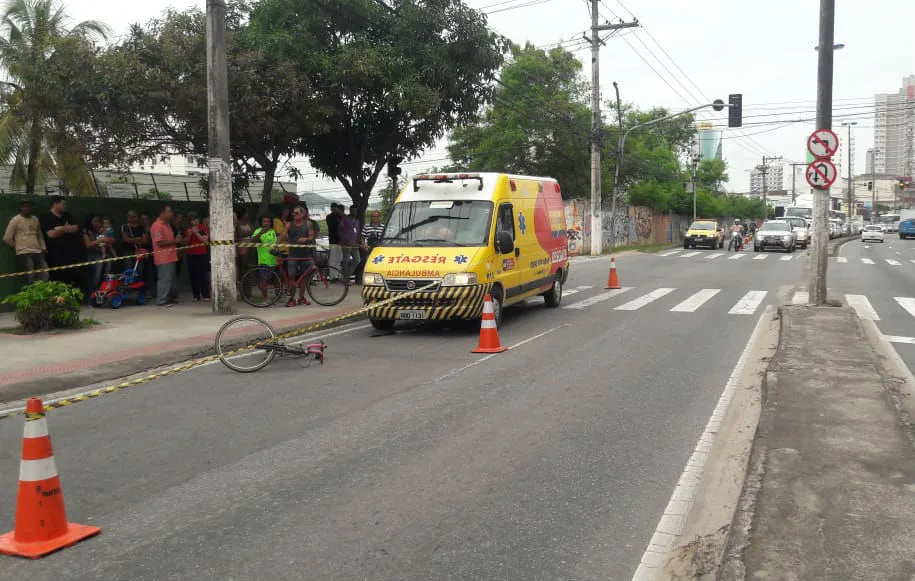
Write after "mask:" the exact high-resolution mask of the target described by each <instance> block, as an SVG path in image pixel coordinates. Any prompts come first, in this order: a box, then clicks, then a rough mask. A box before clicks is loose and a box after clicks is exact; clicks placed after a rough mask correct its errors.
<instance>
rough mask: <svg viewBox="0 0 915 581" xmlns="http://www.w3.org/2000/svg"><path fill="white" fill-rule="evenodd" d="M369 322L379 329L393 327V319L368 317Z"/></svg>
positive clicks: (386, 329) (383, 329) (388, 329)
mask: <svg viewBox="0 0 915 581" xmlns="http://www.w3.org/2000/svg"><path fill="white" fill-rule="evenodd" d="M369 323H371V324H372V326H373V327H375V328H376V329H378V330H379V331H390V330H391V329H393V328H394V321H389V320H387V319H373V318H371V317H369Z"/></svg>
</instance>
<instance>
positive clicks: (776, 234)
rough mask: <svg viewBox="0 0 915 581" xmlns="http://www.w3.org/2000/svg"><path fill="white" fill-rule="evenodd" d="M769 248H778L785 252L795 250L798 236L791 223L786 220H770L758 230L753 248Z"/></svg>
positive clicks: (758, 249)
mask: <svg viewBox="0 0 915 581" xmlns="http://www.w3.org/2000/svg"><path fill="white" fill-rule="evenodd" d="M769 248H778V249H780V250H784V251H785V252H794V250H795V248H797V238H796V237H795V234H794V231H793V230H792V228H791V224H789V223H788V222H786V221H785V220H769V221H767V222H766V223H764V224H763V225H762V227H761V228H760V229H759V230H757V231H756V237H755V238H754V239H753V250H754V251H755V252H760V251H764V250H767V249H769Z"/></svg>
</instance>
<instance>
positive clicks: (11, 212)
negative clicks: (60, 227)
mask: <svg viewBox="0 0 915 581" xmlns="http://www.w3.org/2000/svg"><path fill="white" fill-rule="evenodd" d="M27 199H30V200H31V201H32V202H33V203H34V204H35V215H36V216H38V217H39V218H41V216H43V215H44V214H46V213H47V212H49V211H50V207H51V200H50V198H49V197H47V196H32V197H29V196H24V195H9V194H8V195H3V196H0V231H5V230H6V225H7V224H8V223H9V221H10V219H11V218H12V217H13V216H15V215H16V214H18V213H19V203H20V202H21V201H23V200H27ZM165 205H169V206H171V207H172V209H173V210H174V211H176V212H183V213H185V214H187V213H188V212H195V213H196V214H197V215H198V216H200V217H203V216H206V215H208V214H209V205H208V204H207V203H206V202H179V201H170V202H160V201H158V200H126V199H115V198H82V197H72V198H67V211H68V212H70V214H71V215H72V216H73V218H74V220H75V221H76V223H77V224H79V225H80V226H82V223H83V219H84V218H85V216H87V215H88V214H97V215H99V216H109V217H110V218H111V220H112V222H113V225H114V231H115V232H116V233H118V232H120V229H121V225H123V224H125V223H126V222H127V212H128V210H136V211H137V212H138V213H140V214H144V213H145V214H148V215H149V217H150V219H151V220H154V219H155V217H156V216H158V214H159V211H160V210H161V209H162V207H163V206H165ZM242 207H244V208H246V209H247V210H248V218H249V219H250V220H251V222H252V224H253V223H254V221H255V219H256V217H257V208H258V204H253V203H252V204H243V205H242ZM282 208H283V206H282V205H281V204H275V205H272V206H271V208H270V211H271V213H273V214H274V215H277V216H278V215H279V214H280V212H281V211H282ZM115 264H117V263H115ZM18 270H19V268H18V266H17V264H16V253H15V252H14V251H13V249H12V248H10V247H9V246H7V245H6V244H3V245H2V248H0V273H10V272H16V271H18ZM24 284H25V277H22V278H0V297H5V296H8V295H10V294H13V293H15V292H18V291H19V289H20V288H21V287H22V285H24ZM179 284H180V286H181V287H182V288H189V283H188V280H187V268H182V269H181V280H180V281H179ZM0 309H2V310H10V309H9V305H0Z"/></svg>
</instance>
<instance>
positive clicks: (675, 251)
mask: <svg viewBox="0 0 915 581" xmlns="http://www.w3.org/2000/svg"><path fill="white" fill-rule="evenodd" d="M678 252H680V251H679V250H671V251H669V252H662V253H661V254H658V256H673V255H674V254H676V253H678Z"/></svg>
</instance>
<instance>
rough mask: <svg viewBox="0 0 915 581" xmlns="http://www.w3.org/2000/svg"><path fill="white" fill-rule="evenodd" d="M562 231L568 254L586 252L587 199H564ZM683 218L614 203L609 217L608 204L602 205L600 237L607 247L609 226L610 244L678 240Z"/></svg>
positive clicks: (588, 235) (588, 232)
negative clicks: (614, 207) (565, 236)
mask: <svg viewBox="0 0 915 581" xmlns="http://www.w3.org/2000/svg"><path fill="white" fill-rule="evenodd" d="M565 211H566V231H567V232H568V235H569V254H570V255H572V256H578V255H581V254H587V253H588V249H589V248H590V244H591V204H590V201H589V200H566V201H565ZM685 224H688V219H687V217H683V216H676V215H670V214H655V213H654V212H652V211H651V209H650V208H645V207H641V206H626V205H623V204H621V205H618V206H617V208H616V212H615V214H613V215H612V216H611V213H610V207H609V206H605V207H604V208H603V221H602V223H601V236H602V241H603V245H604V249H605V250H606V249H609V247H610V246H611V241H610V234H611V226H612V227H613V234H614V238H615V240H613V243H612V245H613V246H626V245H629V244H661V243H665V242H673V243H677V242H680V241H682V236H683V232H682V230H683V228H684V227H685Z"/></svg>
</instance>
